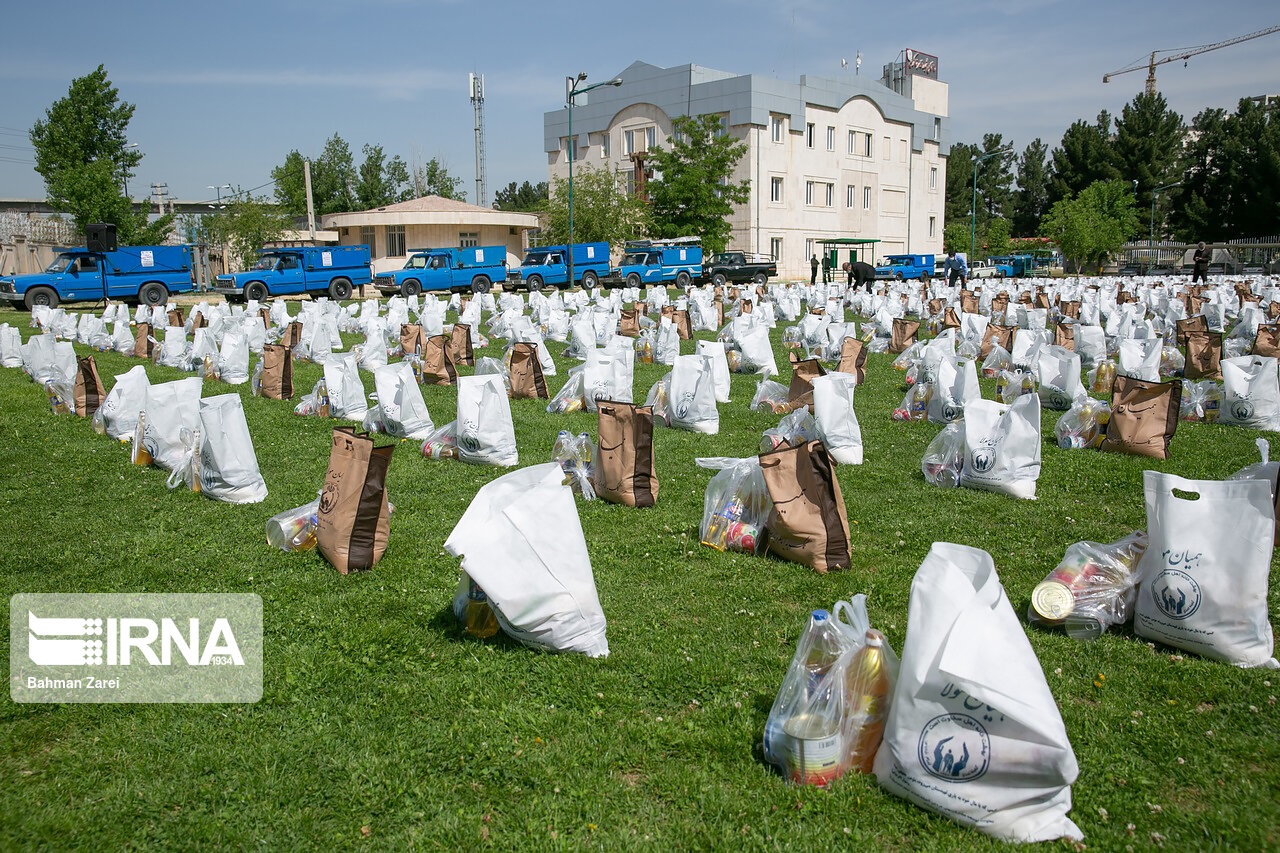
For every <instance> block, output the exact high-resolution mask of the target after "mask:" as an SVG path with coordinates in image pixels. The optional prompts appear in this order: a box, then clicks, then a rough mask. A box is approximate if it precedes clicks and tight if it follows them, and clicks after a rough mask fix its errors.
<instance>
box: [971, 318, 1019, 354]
mask: <svg viewBox="0 0 1280 853" xmlns="http://www.w3.org/2000/svg"><path fill="white" fill-rule="evenodd" d="M1017 330H1018V327H1017V326H1000V325H997V324H995V323H988V324H987V330H986V331H985V332H983V333H982V348H981V349H980V350H979V352H978V355H980V356H981V357H982V358H986V357H987V356H989V355H991V347H992V346H995V345H999V346H1001V347H1003V348H1004V351H1005V352H1007V353H1012V352H1013V333H1014V332H1016V331H1017Z"/></svg>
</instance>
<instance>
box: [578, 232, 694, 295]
mask: <svg viewBox="0 0 1280 853" xmlns="http://www.w3.org/2000/svg"><path fill="white" fill-rule="evenodd" d="M699 244H700V241H699V240H698V239H697V238H696V237H677V238H675V239H672V240H638V241H635V242H631V243H627V246H626V254H624V255H623V257H622V263H621V264H619V265H618V266H617V267H614V268H613V269H612V270H611V271H610V272H609V275H607V276H605V277H604V278H603V279H602V282H603V283H604V285H605V286H606V287H621V286H624V285H625V286H627V287H641V286H645V285H650V284H661V283H664V282H675V285H676V287H680V288H684V287H688V286H689V285H691V284H693V281H694V279H695V278H697V277H698V276H700V275H702V246H701V245H699Z"/></svg>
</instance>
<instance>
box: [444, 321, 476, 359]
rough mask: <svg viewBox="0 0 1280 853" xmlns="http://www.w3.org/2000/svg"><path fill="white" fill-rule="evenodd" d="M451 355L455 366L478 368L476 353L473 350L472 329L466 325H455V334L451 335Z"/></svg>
mask: <svg viewBox="0 0 1280 853" xmlns="http://www.w3.org/2000/svg"><path fill="white" fill-rule="evenodd" d="M449 353H450V354H451V355H452V356H453V363H454V364H461V365H463V366H465V367H475V366H476V356H475V352H474V351H472V349H471V327H470V326H468V325H467V324H466V323H454V324H453V332H452V333H450V335H449Z"/></svg>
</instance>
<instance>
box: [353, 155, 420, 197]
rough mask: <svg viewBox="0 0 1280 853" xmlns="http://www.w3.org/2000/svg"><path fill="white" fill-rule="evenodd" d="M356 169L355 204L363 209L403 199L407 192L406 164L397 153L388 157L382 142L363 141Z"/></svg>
mask: <svg viewBox="0 0 1280 853" xmlns="http://www.w3.org/2000/svg"><path fill="white" fill-rule="evenodd" d="M361 152H362V153H363V154H364V160H363V161H362V162H361V163H360V168H359V169H358V170H357V171H356V185H355V196H356V204H357V205H358V206H359V207H360V209H362V210H369V209H372V208H375V207H382V206H383V205H388V204H394V203H395V202H398V201H404V200H405V198H406V197H407V196H408V192H409V167H408V166H406V165H405V162H404V161H403V160H401V159H400V156H399V155H396V156H394V157H392V158H390V159H387V155H386V154H385V153H384V152H383V150H382V146H381V145H365V146H364V147H363V148H362V149H361Z"/></svg>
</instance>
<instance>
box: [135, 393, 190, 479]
mask: <svg viewBox="0 0 1280 853" xmlns="http://www.w3.org/2000/svg"><path fill="white" fill-rule="evenodd" d="M203 387H204V380H203V379H201V378H200V377H198V376H191V377H188V378H186V379H178V380H176V381H174V382H163V383H161V384H159V385H151V386H149V387H148V388H147V401H146V404H145V405H144V406H143V411H142V415H143V417H145V419H146V421H145V424H144V425H143V431H142V446H143V448H145V449H146V451H147V453H149V454H151V461H152V462H153V463H155V464H156V465H158V466H160V467H161V468H164V469H165V470H167V471H174V470H176V469H178V468H180V467H181V466H182V464H183V463H184V461H185V458H186V450H187V448H188V445H189V443H190V440H191V439H190V437H191V436H192V435H193V434H194V433H195V431H196V429H197V427H199V425H200V392H201V390H202V388H203ZM184 437H185V440H184Z"/></svg>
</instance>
